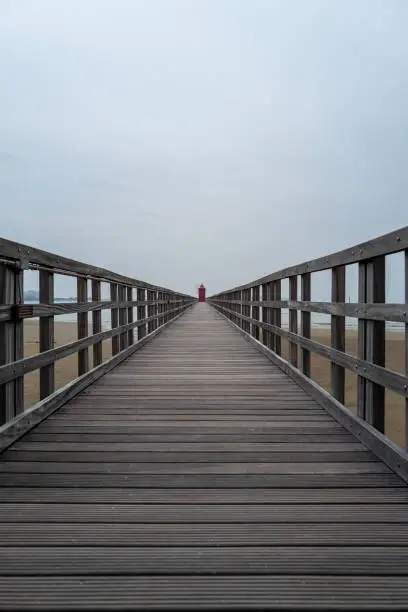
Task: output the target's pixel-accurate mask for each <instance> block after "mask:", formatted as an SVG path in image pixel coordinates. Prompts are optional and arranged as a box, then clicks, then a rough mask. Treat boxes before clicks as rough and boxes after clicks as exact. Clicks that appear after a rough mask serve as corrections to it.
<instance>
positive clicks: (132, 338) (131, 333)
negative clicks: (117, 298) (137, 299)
mask: <svg viewBox="0 0 408 612" xmlns="http://www.w3.org/2000/svg"><path fill="white" fill-rule="evenodd" d="M126 301H127V302H129V303H130V302H132V301H133V287H127V288H126ZM127 320H128V323H133V305H130V306H128V309H127ZM134 343H135V328H134V327H132V329H129V331H128V346H132V345H133V344H134Z"/></svg>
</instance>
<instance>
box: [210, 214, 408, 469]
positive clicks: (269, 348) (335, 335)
mask: <svg viewBox="0 0 408 612" xmlns="http://www.w3.org/2000/svg"><path fill="white" fill-rule="evenodd" d="M399 252H405V274H404V282H405V302H404V303H396V304H390V303H386V295H385V293H386V291H385V290H386V279H385V270H386V266H385V257H386V256H387V255H392V254H394V253H399ZM356 263H357V264H358V267H359V268H358V283H359V284H358V302H355V303H348V302H346V269H347V266H350V265H353V264H356ZM328 269H331V271H332V283H331V297H332V300H331V302H327V301H325V302H316V301H312V300H311V281H312V273H314V272H320V271H322V270H328ZM298 276H300V280H301V291H300V294H301V295H300V299H298ZM283 279H289V299H285V300H282V299H281V281H282V280H283ZM208 301H209V302H210V303H211V304H213V305H214V306H215V307H216V308H217V309H218V310H219V311H220V312H221V313H222V314H224V315H225V316H226V317H227V318H228V319H230V320H231V321H232V322H233V323H234V324H235V325H237V326H238V327H239V328H240V329H241V330H242V331H243V332H244V333H245V334H246V335H248V336H250V337H252V339H253V340H255V341H258V343H259V342H260V343H261V345H262V349H263V350H265V349H266V353H269V354H270V355H271V356H272V357H273V356H274V355H275V356H276V359H275V362H276V363H277V364H278V365H280V366H281V367H282V369H285V371H286V372H288V373H290V374H291V375H293V377H294V378H295V379H298V380H300V381H301V382H302V384H304V386H309V390H310V389H311V385H310V384H309V383H308V382H307V380H309V381H310V377H311V360H310V357H311V353H315V354H317V355H320V356H322V357H325V358H326V359H328V360H329V361H331V397H332V399H333V400H334V403H333V405H335V403H336V402H337V403H338V404H336V405H335V408H336V410H337V409H338V408H339V405H343V406H344V404H345V371H346V370H348V371H350V372H352V373H354V374H356V375H357V394H356V395H357V397H356V400H357V416H358V417H359V418H360V419H361V420H362V421H365V422H366V423H368V425H370V426H371V427H374V428H375V429H376V430H378V431H379V432H380V433H381V434H382V435H384V431H385V389H390V390H392V391H394V392H396V393H397V394H399V395H400V396H402V397H404V398H405V403H406V410H405V413H406V422H405V447H406V448H408V226H406V227H403V228H401V229H399V230H397V231H395V232H391V233H389V234H386V235H383V236H380V237H378V238H375V239H373V240H370V241H368V242H364V243H361V244H358V245H356V246H353V247H349V248H347V249H345V250H343V251H339V252H337V253H333V254H331V255H327V256H324V257H320V258H318V259H314V260H311V261H308V262H305V263H302V264H300V265H297V266H291V267H289V268H285V269H283V270H280V271H278V272H274V273H272V274H268V275H267V276H264V277H262V278H259V279H257V280H254V281H252V282H250V283H246V284H244V285H240V286H237V287H233V288H232V289H228V290H226V291H222V292H219V293H217V294H215V295H213V296H210V297H209V298H208ZM283 309H287V310H288V311H289V329H284V328H283V327H282V318H281V313H282V310H283ZM299 311H300V313H301V322H300V330H299V329H298V312H299ZM314 312H316V313H324V314H327V315H330V317H331V346H328V345H326V344H322V343H320V342H317V341H316V340H312V339H311V313H314ZM346 317H354V318H356V319H357V321H358V356H355V355H350V354H348V353H347V352H346V346H345V330H346V325H345V321H346ZM386 321H394V322H399V323H403V324H405V327H404V329H405V373H399V372H395V371H393V370H391V368H389V367H386V360H385V356H386V355H385V348H386V344H385V330H386V327H385V323H386ZM282 338H284V339H285V340H287V341H288V343H289V356H288V359H283V358H282V350H281V339H282ZM299 353H300V363H298V361H299ZM315 386H317V385H315ZM319 392H321V394H320V399H321V400H322V401H323V398H324V401H325V402H326V404H327V402H328V397H327V396H328V395H329V394H328V393H327V392H326V391H324V393H323V389H322V388H321V387H320V391H319ZM313 393H314V395H315V396H317V392H316V390H315V389H314V388H313ZM390 445H391V446H392V443H391V441H390ZM401 452H403V451H401ZM397 455H398V457H399V458H398V459H396V460H395V466H394V467H397V468H398V469H400V465H399V464H400V463H401V460H400V459H401V458H400V455H399V453H397ZM398 462H399V463H398ZM404 462H405V463H404V470H405V472H404V473H405V475H406V477H408V455H406V454H405V455H404Z"/></svg>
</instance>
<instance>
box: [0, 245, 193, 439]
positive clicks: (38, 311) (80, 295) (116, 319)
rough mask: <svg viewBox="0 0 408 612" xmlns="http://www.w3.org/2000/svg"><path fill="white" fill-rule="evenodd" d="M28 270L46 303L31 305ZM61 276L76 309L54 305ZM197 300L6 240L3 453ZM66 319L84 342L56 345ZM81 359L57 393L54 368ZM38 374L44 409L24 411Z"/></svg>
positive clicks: (2, 266) (0, 319) (1, 330)
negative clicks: (29, 351)
mask: <svg viewBox="0 0 408 612" xmlns="http://www.w3.org/2000/svg"><path fill="white" fill-rule="evenodd" d="M27 269H33V270H38V272H39V303H35V304H32V303H30V304H25V303H24V270H27ZM61 273H62V274H65V275H67V276H72V277H76V280H77V301H76V302H74V303H69V302H67V303H55V301H54V277H55V275H56V274H61ZM88 281H90V283H91V291H90V290H89V289H90V287H89V286H88ZM103 282H105V283H108V284H109V285H110V299H107V300H103V299H102V295H101V293H102V292H101V287H102V283H103ZM90 295H91V299H90V300H89V296H90ZM135 298H136V299H135ZM195 301H196V298H195V297H193V296H189V295H186V294H184V293H179V292H177V291H174V290H172V289H166V288H163V287H160V286H158V285H154V284H151V283H146V282H145V281H140V280H137V279H135V278H130V277H128V276H123V275H121V274H116V273H114V272H111V271H109V270H105V269H104V268H97V267H95V266H90V265H87V264H85V263H82V262H78V261H75V260H73V259H68V258H66V257H62V256H59V255H56V254H54V253H48V252H46V251H41V250H39V249H35V248H31V247H28V246H26V245H22V244H19V243H17V242H11V241H10V240H5V239H2V238H0V449H1V448H2V447H4V446H5V445H7V444H9V443H11V442H12V441H13V440H14V439H16V435H17V436H18V435H21V433H22V432H23V431H25V430H26V429H27V427H31V426H33V424H36V423H37V422H39V419H40V420H41V419H42V418H44V417H45V416H47V415H48V414H49V413H50V411H53V410H56V409H57V408H58V407H59V406H60V405H62V404H63V403H65V402H66V401H68V399H71V398H72V397H73V396H74V395H75V394H76V393H78V392H80V391H82V390H83V389H84V388H85V387H86V386H88V385H89V384H90V383H91V382H93V381H94V380H96V379H97V378H99V377H100V376H102V375H103V374H105V373H106V372H107V371H109V370H110V369H111V368H112V367H114V366H115V365H116V364H118V363H119V362H120V361H122V360H123V359H125V358H126V357H128V356H129V355H130V354H132V352H133V351H135V350H137V348H139V347H141V346H143V344H144V343H145V342H146V341H147V340H148V339H149V338H151V337H153V336H154V335H156V333H158V331H160V330H161V329H162V328H163V327H165V326H166V325H167V324H168V323H170V322H171V321H172V320H174V319H175V318H176V317H178V316H179V315H180V314H182V313H183V312H184V311H185V310H186V309H187V308H188V307H189V306H191V305H192V304H193V303H194V302H195ZM106 309H109V310H110V311H111V329H107V330H103V329H102V311H103V310H106ZM67 313H72V314H74V313H75V314H76V315H77V339H76V340H74V341H72V342H69V343H67V344H64V345H62V346H54V316H56V315H61V314H67ZM89 313H92V321H91V325H92V329H91V331H92V333H90V334H89V333H88V332H89V331H90V330H89V321H88V316H89ZM34 317H36V318H37V317H38V319H39V344H40V346H39V349H40V351H39V353H38V354H36V355H32V356H25V355H24V320H25V319H30V318H34ZM136 334H137V337H135V336H136ZM108 339H110V340H111V342H112V357H110V358H108V359H107V360H105V361H104V360H103V351H102V342H103V341H104V340H108ZM90 347H92V351H93V364H92V368H90V361H89V349H90ZM74 353H77V356H78V364H77V377H76V378H74V380H73V381H71V382H70V383H68V385H66V386H65V387H63V388H60V389H58V390H57V391H55V377H54V367H55V363H56V361H57V360H60V359H63V358H64V357H67V356H69V355H72V354H74ZM35 370H39V373H40V402H38V403H37V404H35V405H34V406H33V408H32V409H31V410H29V411H28V412H24V410H25V405H24V404H25V402H24V376H25V375H26V374H28V373H29V372H32V371H35ZM13 432H14V433H13Z"/></svg>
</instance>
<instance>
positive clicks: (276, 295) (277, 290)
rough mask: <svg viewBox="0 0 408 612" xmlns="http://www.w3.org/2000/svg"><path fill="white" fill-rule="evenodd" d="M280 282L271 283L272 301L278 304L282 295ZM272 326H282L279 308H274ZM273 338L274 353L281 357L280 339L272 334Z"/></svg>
mask: <svg viewBox="0 0 408 612" xmlns="http://www.w3.org/2000/svg"><path fill="white" fill-rule="evenodd" d="M281 287H282V284H281V281H280V280H276V281H273V300H274V301H275V302H280V301H281V299H282V293H281ZM273 318H274V321H273V324H274V325H275V326H276V327H281V326H282V311H281V309H280V308H274V309H273ZM274 336H275V340H274V343H275V353H276V354H277V355H281V353H282V339H281V337H280V336H279V335H278V334H274Z"/></svg>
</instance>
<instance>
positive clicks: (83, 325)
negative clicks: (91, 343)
mask: <svg viewBox="0 0 408 612" xmlns="http://www.w3.org/2000/svg"><path fill="white" fill-rule="evenodd" d="M77 293H78V304H83V303H85V302H87V301H88V280H87V278H86V277H83V276H78V278H77ZM77 327H78V340H79V339H80V338H86V337H87V336H88V313H87V312H78V321H77ZM88 370H89V351H88V347H86V348H84V349H81V350H80V351H78V376H82V375H83V374H86V372H88Z"/></svg>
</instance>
